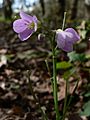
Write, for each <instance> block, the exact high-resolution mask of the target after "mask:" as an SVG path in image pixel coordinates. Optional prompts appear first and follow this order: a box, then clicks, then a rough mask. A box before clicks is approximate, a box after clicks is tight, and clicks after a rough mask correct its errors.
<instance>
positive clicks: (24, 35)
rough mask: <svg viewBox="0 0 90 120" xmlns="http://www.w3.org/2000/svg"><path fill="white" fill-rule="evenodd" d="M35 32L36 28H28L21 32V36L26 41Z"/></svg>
mask: <svg viewBox="0 0 90 120" xmlns="http://www.w3.org/2000/svg"><path fill="white" fill-rule="evenodd" d="M33 32H34V30H31V29H26V30H24V31H23V32H21V33H19V38H20V39H21V40H22V41H25V40H27V39H28V38H29V37H30V36H31V35H32V34H33Z"/></svg>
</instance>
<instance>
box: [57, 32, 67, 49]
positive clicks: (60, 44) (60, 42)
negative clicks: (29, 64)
mask: <svg viewBox="0 0 90 120" xmlns="http://www.w3.org/2000/svg"><path fill="white" fill-rule="evenodd" d="M56 40H57V46H58V47H59V48H63V47H64V45H65V40H66V35H65V34H64V31H60V32H57V33H56Z"/></svg>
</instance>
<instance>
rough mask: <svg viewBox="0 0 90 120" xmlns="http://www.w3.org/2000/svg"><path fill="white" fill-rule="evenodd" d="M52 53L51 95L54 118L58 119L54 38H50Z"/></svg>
mask: <svg viewBox="0 0 90 120" xmlns="http://www.w3.org/2000/svg"><path fill="white" fill-rule="evenodd" d="M52 54H53V58H52V59H53V95H54V105H55V111H56V120H60V115H59V109H58V88H57V79H56V55H55V38H54V37H53V39H52Z"/></svg>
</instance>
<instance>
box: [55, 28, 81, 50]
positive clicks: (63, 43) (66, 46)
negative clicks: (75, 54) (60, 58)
mask: <svg viewBox="0 0 90 120" xmlns="http://www.w3.org/2000/svg"><path fill="white" fill-rule="evenodd" d="M78 40H80V36H79V35H78V33H77V32H76V31H75V30H74V29H73V28H67V29H65V30H64V31H62V30H60V29H58V30H57V31H56V41H57V46H58V47H59V48H61V49H62V50H64V51H66V52H71V51H73V44H74V43H76V42H77V41H78Z"/></svg>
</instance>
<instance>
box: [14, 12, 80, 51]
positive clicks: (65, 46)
mask: <svg viewBox="0 0 90 120" xmlns="http://www.w3.org/2000/svg"><path fill="white" fill-rule="evenodd" d="M20 17H21V19H18V20H15V21H14V23H13V29H14V31H15V32H16V33H18V36H19V38H20V39H21V40H22V41H25V40H27V39H28V38H29V37H30V36H31V35H32V34H33V33H34V32H36V30H37V27H38V26H37V25H38V19H37V17H36V16H30V15H28V14H26V13H24V12H22V11H21V12H20ZM79 39H80V36H79V35H78V33H77V32H76V31H75V30H74V29H73V28H67V29H65V30H64V31H62V30H61V29H58V30H56V42H57V46H58V48H60V49H62V50H64V51H66V52H71V51H73V44H74V43H76V42H77V41H78V40H79Z"/></svg>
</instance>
